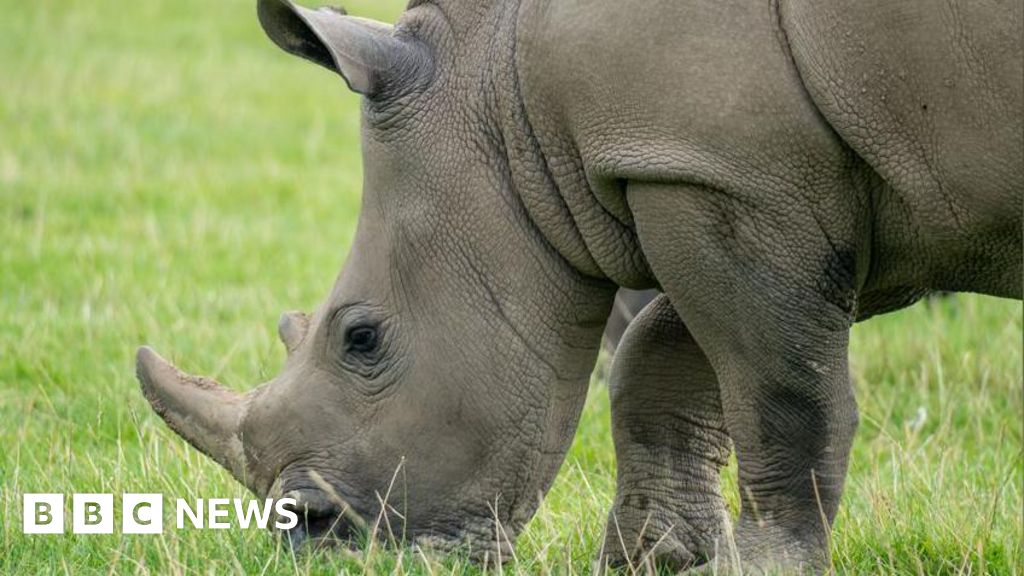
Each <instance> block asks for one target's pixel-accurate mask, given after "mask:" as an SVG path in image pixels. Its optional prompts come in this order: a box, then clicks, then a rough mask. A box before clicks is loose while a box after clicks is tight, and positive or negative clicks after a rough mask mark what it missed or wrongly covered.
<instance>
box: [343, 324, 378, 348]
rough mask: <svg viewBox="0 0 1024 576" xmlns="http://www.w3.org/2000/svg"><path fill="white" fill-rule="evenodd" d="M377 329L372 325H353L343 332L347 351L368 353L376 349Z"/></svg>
mask: <svg viewBox="0 0 1024 576" xmlns="http://www.w3.org/2000/svg"><path fill="white" fill-rule="evenodd" d="M379 340H380V339H379V337H378V335H377V329H376V328H375V327H373V326H367V325H360V326H353V327H351V328H349V329H348V331H347V332H346V333H345V348H346V349H347V350H348V351H349V352H356V353H359V354H368V353H370V352H373V351H374V350H376V349H377V344H378V341H379Z"/></svg>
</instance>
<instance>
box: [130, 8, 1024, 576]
mask: <svg viewBox="0 0 1024 576" xmlns="http://www.w3.org/2000/svg"><path fill="white" fill-rule="evenodd" d="M259 15H260V20H261V22H262V24H263V26H264V28H265V29H266V31H267V33H268V34H269V36H270V37H271V38H272V39H273V40H274V41H275V42H276V43H277V44H278V45H280V46H281V47H282V48H284V49H285V50H287V51H289V52H291V53H294V54H297V55H299V56H302V57H304V58H306V59H309V60H312V61H313V62H316V63H318V64H321V65H323V66H325V67H327V68H329V69H331V70H334V71H336V72H338V73H339V74H340V75H341V76H342V77H343V79H344V80H345V81H346V82H347V84H348V85H349V87H350V88H351V89H353V90H355V91H357V92H359V93H361V94H363V95H364V96H365V98H364V99H363V110H362V114H363V128H362V131H363V155H364V164H365V182H364V201H363V207H362V213H361V216H360V223H359V228H358V232H357V235H356V238H355V241H354V244H353V247H352V250H351V253H350V255H349V257H348V259H347V262H346V264H345V267H344V269H343V270H342V272H341V274H340V275H339V277H338V280H337V282H336V284H335V286H334V289H333V290H332V292H331V294H330V295H329V297H328V298H327V300H326V301H325V303H324V304H323V305H322V306H321V307H320V308H319V309H317V310H316V311H315V312H314V313H313V314H311V315H309V316H307V315H304V314H299V313H291V314H286V315H284V316H283V317H282V319H281V322H280V325H279V330H280V334H281V338H282V340H283V341H284V342H285V345H286V347H287V348H288V350H289V357H288V360H287V363H286V365H285V367H284V370H283V371H282V372H281V374H280V375H279V376H277V377H276V378H274V379H273V380H272V381H270V382H268V383H266V384H265V385H263V386H261V387H259V388H257V389H255V390H253V391H252V392H250V393H248V394H245V395H238V394H236V393H233V392H230V391H228V390H227V389H225V388H222V387H220V386H219V385H217V384H216V383H214V382H212V381H210V380H206V379H201V378H196V377H191V376H187V375H185V374H183V373H180V372H178V371H177V370H176V369H175V368H173V367H172V366H170V365H169V364H167V363H166V362H164V361H163V360H162V359H161V358H160V357H159V356H157V355H156V354H155V353H154V352H152V351H151V350H149V349H148V348H144V349H142V350H140V352H139V358H138V373H139V377H140V380H141V382H142V385H143V391H144V393H145V394H146V396H147V398H148V399H149V400H150V401H151V403H152V404H153V406H154V408H155V409H156V411H157V412H159V413H160V414H161V416H163V418H164V419H165V420H166V421H167V422H168V424H169V425H170V426H171V427H172V428H173V429H175V430H176V431H177V432H178V433H180V434H181V435H182V436H183V437H185V438H186V439H187V440H188V441H190V442H191V443H192V444H193V445H195V446H196V447H198V448H199V449H200V450H202V451H204V452H205V453H207V454H208V455H210V456H212V457H213V458H215V459H216V460H217V461H218V462H220V463H221V464H223V465H224V466H225V467H226V468H228V469H229V470H230V471H231V472H232V473H233V474H234V475H235V476H236V477H237V478H239V480H241V481H242V482H244V483H245V484H246V485H247V486H249V487H250V488H251V489H252V490H253V491H254V492H256V493H257V494H260V495H270V496H280V495H291V496H293V497H296V498H297V499H298V500H299V503H300V504H299V506H300V508H301V512H303V513H304V514H305V519H306V522H305V523H304V524H303V525H302V526H299V527H298V528H296V529H295V530H293V531H292V532H291V533H290V536H291V537H292V539H293V540H294V541H296V542H299V541H304V540H308V539H310V538H319V537H336V538H346V537H347V536H350V535H351V534H352V533H353V531H354V530H356V529H357V528H358V524H359V523H358V522H352V521H349V519H350V518H352V517H354V516H358V517H361V518H364V519H373V518H379V517H381V516H383V517H385V518H386V519H387V520H388V522H387V523H386V525H388V526H392V527H400V531H399V532H397V533H398V534H400V536H401V537H402V538H404V539H405V540H407V541H413V542H420V543H429V544H431V545H433V546H438V547H441V548H443V549H455V548H464V547H468V548H469V549H470V550H471V553H473V554H477V555H483V554H493V553H495V552H498V553H500V554H503V557H504V558H508V557H509V552H510V550H509V549H508V548H509V547H510V546H511V542H512V540H513V539H514V538H515V535H516V534H517V533H518V532H519V531H520V530H521V528H522V526H523V525H524V524H525V523H526V522H527V521H528V520H529V518H530V517H531V515H532V514H533V512H534V510H535V509H536V506H537V504H538V502H539V499H540V497H541V496H542V495H543V494H544V493H545V491H546V490H547V489H548V487H549V486H550V485H551V482H552V481H553V479H554V477H555V474H556V472H557V470H558V467H559V465H560V464H561V462H562V459H563V457H564V455H565V451H566V449H567V448H568V446H569V443H570V441H571V439H572V436H573V433H574V430H575V427H576V423H577V419H578V416H579V413H580V409H581V407H582V405H583V401H584V398H585V394H586V388H587V382H588V376H589V374H590V371H591V369H592V367H593V365H594V361H595V357H596V354H597V350H598V348H599V343H600V340H601V333H602V328H603V326H604V323H605V319H606V318H607V317H608V313H609V311H610V309H611V307H612V302H613V297H614V294H615V291H616V289H617V288H618V287H628V288H633V289H653V288H657V289H658V290H660V291H661V292H663V294H662V295H660V296H657V297H656V298H655V299H654V300H653V301H652V302H651V303H650V305H648V306H647V307H646V308H644V310H643V312H642V313H641V314H640V315H639V316H638V317H637V318H636V319H635V321H634V322H633V323H632V324H631V325H630V327H629V328H628V329H627V330H626V331H625V334H624V336H623V338H622V343H621V345H620V348H619V351H618V353H617V355H616V358H615V361H614V365H613V367H612V373H611V384H610V386H611V388H610V393H611V401H612V417H613V435H614V440H615V449H616V452H617V459H618V480H617V482H618V487H617V494H616V498H615V502H614V505H613V508H612V510H611V511H610V515H609V522H608V527H607V532H606V544H605V546H604V550H603V556H602V562H607V563H610V564H626V563H628V562H630V561H632V560H635V559H636V558H638V557H639V556H641V555H643V554H647V553H652V554H653V557H654V558H656V559H657V560H658V561H659V562H662V563H665V564H667V565H669V566H671V567H674V568H677V569H679V568H687V567H694V566H698V565H700V564H702V563H705V562H708V561H709V560H714V561H715V562H718V563H719V568H720V569H721V568H722V566H726V565H728V566H731V567H734V568H738V567H739V566H742V567H743V569H771V568H783V569H786V570H798V569H807V570H818V569H821V567H823V566H826V565H827V563H828V561H829V560H828V539H829V532H830V524H831V521H832V519H833V518H834V516H835V513H836V510H837V507H838V505H839V501H840V496H841V493H842V488H843V482H844V478H845V475H846V468H847V457H848V454H849V448H850V444H851V441H852V438H853V435H854V431H855V429H856V426H857V422H858V414H857V407H856V402H855V399H854V394H853V390H852V388H851V383H850V379H849V370H848V365H847V346H848V342H849V337H848V334H849V329H850V327H851V325H852V324H853V323H854V322H855V321H858V320H861V319H865V318H868V317H870V316H872V315H874V314H879V313H883V312H886V311H890V310H895V309H898V308H900V307H902V306H906V305H908V304H909V303H911V302H913V301H914V300H916V299H917V298H919V297H920V296H922V295H923V294H925V293H927V292H928V291H932V290H948V291H972V292H981V293H985V294H991V295H996V296H1003V297H1011V298H1020V297H1021V292H1022V286H1021V274H1022V269H1021V263H1022V249H1021V243H1022V232H1021V230H1022V222H1021V215H1022V193H1021V191H1022V186H1024V166H1022V154H1024V145H1022V137H1024V125H1022V114H1021V109H1022V97H1021V91H1022V86H1024V81H1022V80H1024V78H1022V55H1021V54H1022V49H1021V41H1020V39H1021V32H1022V27H1021V21H1022V16H1021V5H1020V3H1017V2H1006V3H1004V2H990V1H982V2H946V3H941V5H940V4H936V3H932V2H925V1H923V0H911V1H907V2H887V1H880V0H873V1H871V0H869V1H863V2H855V3H841V2H838V1H837V0H823V1H817V2H811V1H809V0H777V1H772V2H749V1H725V2H718V1H716V2H710V1H700V0H693V1H679V2H675V1H672V2H670V1H663V2H661V1H659V2H648V3H641V4H638V5H637V6H636V7H634V8H633V9H629V8H628V7H624V6H623V5H622V3H621V2H614V1H612V0H597V1H589V2H580V1H574V0H559V1H557V2H556V1H552V0H520V1H497V0H434V1H430V0H413V1H412V2H411V3H410V5H409V7H408V9H407V10H406V12H405V13H404V14H403V16H402V17H401V19H400V21H399V22H398V23H397V24H396V25H395V26H394V27H391V26H387V25H384V24H380V23H375V22H370V21H367V20H363V19H359V18H355V17H351V16H347V15H345V14H344V13H343V12H341V11H339V10H326V9H325V10H309V9H305V8H300V7H297V6H295V5H293V4H291V3H289V2H286V1H285V0H260V2H259ZM733 450H734V451H735V453H736V456H737V460H738V463H739V479H740V487H741V506H742V511H741V513H740V515H739V518H738V519H736V520H734V521H730V519H729V518H728V516H727V514H726V510H725V506H724V500H723V497H722V495H721V493H720V487H719V473H720V470H721V467H722V466H723V465H724V464H725V462H726V459H727V457H728V455H729V454H730V452H731V451H733ZM399 484H400V486H399ZM385 495H390V496H389V498H390V500H389V501H388V506H386V507H384V508H383V509H382V507H381V502H382V500H383V499H384V498H383V497H384V496H385ZM496 524H500V526H501V529H500V530H496V529H495V526H496ZM726 544H729V545H730V546H731V547H732V548H731V552H732V553H730V554H724V553H723V554H719V556H718V558H715V553H716V551H721V550H725V549H726V547H725V546H726ZM737 562H739V564H736V563H737Z"/></svg>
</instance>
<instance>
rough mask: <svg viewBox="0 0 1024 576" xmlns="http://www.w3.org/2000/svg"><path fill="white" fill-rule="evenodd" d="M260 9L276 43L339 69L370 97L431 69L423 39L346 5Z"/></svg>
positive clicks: (274, 1) (279, 0)
mask: <svg viewBox="0 0 1024 576" xmlns="http://www.w3.org/2000/svg"><path fill="white" fill-rule="evenodd" d="M257 12H258V14H259V19H260V24H261V25H262V26H263V30H264V31H265V32H266V33H267V36H269V37H270V39H271V40H273V41H274V43H275V44H277V45H278V46H280V47H281V48H282V49H283V50H284V51H286V52H288V53H290V54H294V55H296V56H301V57H303V58H305V59H307V60H310V61H312V62H315V63H317V64H319V65H321V66H323V67H325V68H328V69H330V70H333V71H335V72H337V73H338V74H340V75H341V77H342V78H344V79H345V82H346V83H348V86H349V88H351V89H352V91H354V92H358V93H359V94H363V95H365V96H370V97H372V96H375V95H379V94H381V93H383V92H384V91H385V90H389V89H393V88H395V87H397V86H402V85H405V84H415V83H416V80H417V79H422V78H423V77H425V75H426V72H427V71H428V70H429V68H430V55H429V52H428V50H427V49H426V48H425V47H424V46H423V45H422V44H420V43H419V42H416V41H414V40H411V39H405V38H400V37H397V36H395V34H394V27H393V26H391V25H389V24H384V23H382V22H376V21H374V20H367V19H365V18H356V17H354V16H347V15H346V14H345V11H344V10H343V9H341V8H320V9H318V10H310V9H308V8H303V7H301V6H297V5H295V4H293V3H292V2H290V1H289V0H259V3H258V5H257Z"/></svg>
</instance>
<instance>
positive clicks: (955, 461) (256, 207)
mask: <svg viewBox="0 0 1024 576" xmlns="http://www.w3.org/2000/svg"><path fill="white" fill-rule="evenodd" d="M253 5H254V2H253V1H251V0H237V1H235V0H232V1H227V0H218V1H216V2H211V1H209V0H202V1H200V0H177V1H174V2H171V1H169V0H160V1H158V0H147V1H145V2H120V1H116V2H115V1H114V0H94V1H92V2H83V1H78V0H65V1H61V2H58V1H57V0H33V1H31V2H28V1H24V0H0V14H3V16H2V17H0V481H2V484H0V486H2V493H0V522H2V528H0V573H2V574H33V573H47V572H66V573H74V574H90V573H109V572H115V573H121V572H123V573H135V572H139V573H152V574H175V573H179V574H186V573H197V574H207V573H224V572H246V573H268V574H274V573H292V572H299V573H306V572H309V573H332V572H339V571H344V570H348V571H351V572H360V571H362V570H367V571H372V572H383V573H406V572H410V573H422V574H444V573H460V572H462V571H463V570H466V569H468V568H467V564H466V562H464V561H462V560H460V559H458V558H425V557H424V556H422V555H420V554H417V553H412V552H408V551H407V552H403V553H401V554H395V553H393V552H389V551H381V550H380V549H379V548H377V549H374V550H372V551H364V552H362V553H357V554H353V555H346V556H339V555H333V556H301V557H299V558H294V557H293V556H291V555H290V554H289V553H288V552H287V551H286V550H285V549H283V548H282V547H279V546H278V544H277V542H276V540H275V539H274V538H273V537H272V536H271V535H269V534H268V533H264V532H261V531H254V530H250V531H239V530H231V531H217V532H214V531H195V530H185V531H175V530H168V531H167V532H166V534H165V535H164V536H161V537H154V536H126V535H112V536H77V537H76V536H72V535H66V536H35V537H29V536H24V535H22V534H21V519H20V515H21V494H22V493H24V492H51V491H52V492H64V493H67V494H70V493H75V492H111V493H114V494H120V493H122V492H150V491H153V492H163V493H165V494H167V495H169V496H172V495H173V496H177V497H186V498H195V497H200V496H206V497H211V496H224V497H233V496H240V495H242V494H243V491H242V489H241V488H240V487H239V486H238V485H237V484H236V483H235V482H233V481H232V480H231V479H230V478H229V477H228V476H227V474H226V473H224V472H222V471H221V470H220V469H219V468H217V467H216V466H215V465H214V464H212V463H211V462H209V461H208V460H206V459H205V458H202V457H200V456H199V455H198V454H197V453H196V452H194V451H193V450H191V449H189V448H186V446H185V445H184V443H183V442H181V441H180V440H178V439H177V438H176V437H175V436H174V435H173V434H172V433H170V432H169V431H168V430H167V428H166V427H165V426H164V425H163V423H162V422H161V421H160V420H159V419H158V418H157V417H156V416H155V415H154V414H152V413H151V411H150V410H149V408H148V406H147V405H146V403H145V402H144V400H143V399H142V396H141V394H140V393H139V391H138V386H137V384H136V381H135V379H134V376H133V372H134V369H133V352H134V350H135V347H136V346H137V345H139V344H141V343H151V344H153V345H155V346H157V348H158V349H159V350H161V351H164V352H167V353H169V354H170V355H171V356H172V357H173V358H174V359H176V360H179V361H180V364H181V365H182V366H183V368H185V369H188V370H192V371H195V372H202V373H206V374H210V375H212V376H215V377H218V378H220V379H221V380H222V381H224V382H226V383H228V384H229V385H232V386H235V387H237V388H245V387H247V386H249V385H251V384H252V383H255V382H258V381H261V380H263V379H265V378H267V377H269V376H271V375H272V374H274V373H275V371H276V370H277V368H278V367H279V366H280V365H281V362H282V359H283V351H282V350H281V347H280V345H279V344H278V343H277V341H276V338H275V336H274V326H275V322H276V318H277V315H278V313H279V312H281V311H282V310H286V309H296V308H297V309H307V310H308V309H311V308H313V307H314V306H315V305H316V304H317V303H318V302H319V301H320V299H321V298H322V297H323V296H324V295H325V294H326V293H327V292H328V290H329V288H330V286H331V284H332V282H333V279H334V275H335V273H336V271H337V270H338V269H339V268H340V265H341V262H342V259H343V258H344V255H345V253H346V250H347V246H348V244H349V242H350V240H351V238H352V234H353V231H354V225H355V220H356V215H357V212H358V206H359V183H360V180H361V176H360V161H359V151H358V140H357V127H358V119H357V105H358V102H357V100H356V98H355V97H353V96H352V95H350V94H348V93H347V92H346V91H345V90H344V88H343V84H342V83H341V82H340V80H338V79H337V78H335V77H332V76H331V75H329V74H327V73H325V72H323V71H320V70H318V69H316V68H315V67H313V66H311V65H305V64H303V63H301V62H299V61H298V60H295V59H292V58H289V57H287V56H285V55H283V54H282V53H280V52H279V51H278V50H277V49H276V48H274V47H273V46H272V45H271V44H270V43H269V41H267V40H265V39H264V38H263V37H262V34H261V32H260V31H259V29H258V25H257V22H256V18H255V13H254V6H253ZM349 8H350V9H352V11H353V12H355V13H358V14H362V15H371V16H376V17H379V18H385V19H391V18H393V17H394V16H395V15H396V14H397V13H398V12H399V10H400V9H401V6H400V5H399V4H398V3H397V2H387V3H381V2H374V1H373V0H360V1H359V2H350V3H349ZM1021 330H1022V326H1021V305H1020V303H1016V302H1007V301H998V300H994V299H988V298H982V297H974V296H961V297H957V298H955V299H951V300H947V301H943V302H939V303H936V304H934V305H931V306H923V305H919V306H916V307H914V308H912V309H909V310H906V311H904V312H902V313H899V314H893V315H890V316H887V317H883V318H880V319H877V320H873V321H871V322H869V323H868V324H865V325H862V326H858V327H857V328H856V330H855V331H854V337H853V369H854V373H855V377H856V383H857V388H858V393H859V398H860V404H861V409H862V414H863V425H862V427H861V429H860V433H859V435H858V438H857V443H856V446H855V448H854V457H853V464H852V469H851V473H850V478H849V483H848V489H847V492H846V496H845V499H844V505H843V508H842V511H841V513H840V516H839V519H838V522H837V524H836V530H835V534H836V537H835V541H834V560H835V565H836V569H837V570H838V571H839V572H841V573H850V574H874V573H883V574H982V573H988V574H1021V573H1024V570H1022V545H1021V539H1022V518H1021V509H1022V506H1024V498H1022V482H1024V471H1022V434H1021V407H1022V402H1024V398H1022V394H1021V374H1022V372H1021V371H1022V366H1021ZM608 420H609V411H608V402H607V396H606V393H605V390H604V388H603V387H601V386H595V387H594V389H593V392H592V394H591V398H590V401H589V403H588V405H587V407H586V411H585V414H584V417H583V422H582V424H581V426H580V429H579V433H578V434H577V438H576V442H575V444H574V445H573V448H572V451H571V453H570V454H569V457H568V459H567V461H566V463H565V466H564V467H563V469H562V472H561V475H560V476H559V479H558V481H557V483H556V485H555V487H554V489H553V491H552V493H551V494H550V496H549V497H548V498H547V500H546V502H545V503H544V505H543V507H542V509H541V511H540V512H539V514H538V515H537V517H536V518H535V519H534V521H533V522H532V523H531V524H530V525H529V527H528V529H527V531H526V533H525V534H524V535H523V536H522V538H521V539H520V541H519V544H518V546H517V547H516V559H515V560H514V561H513V562H512V563H511V564H509V565H507V566H506V567H505V571H522V572H526V573H549V572H550V573H558V574H563V573H586V572H588V567H589V562H590V559H591V557H592V556H593V554H594V553H595V551H596V550H597V547H598V546H599V543H600V534H601V530H602V524H603V520H604V517H605V514H606V512H607V508H608V505H609V503H610V500H611V497H612V493H613V491H614V454H613V452H612V448H611V439H610V437H609V434H608V428H609V424H608ZM727 477H728V478H733V477H734V474H731V473H730V474H727ZM726 482H727V483H728V484H729V485H730V486H731V485H732V484H731V481H730V480H728V479H727V480H726Z"/></svg>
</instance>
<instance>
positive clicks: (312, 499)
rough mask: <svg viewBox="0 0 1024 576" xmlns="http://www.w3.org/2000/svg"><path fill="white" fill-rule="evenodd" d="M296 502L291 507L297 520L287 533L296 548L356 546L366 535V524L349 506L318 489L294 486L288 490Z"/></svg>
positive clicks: (285, 531)
mask: <svg viewBox="0 0 1024 576" xmlns="http://www.w3.org/2000/svg"><path fill="white" fill-rule="evenodd" d="M285 497H287V498H293V499H294V500H295V504H294V505H291V506H289V509H290V510H291V511H292V512H294V513H295V515H296V516H298V518H299V520H298V523H297V524H296V525H295V526H294V527H293V528H290V529H288V530H284V531H283V532H284V535H285V536H286V537H287V538H288V543H289V544H290V545H291V547H292V549H294V550H304V549H309V548H312V549H319V548H330V547H335V546H348V547H350V548H354V547H356V546H357V545H358V544H359V542H360V541H361V540H362V538H363V537H364V533H365V530H364V525H363V524H362V522H361V520H360V519H358V517H357V516H355V513H354V512H352V511H351V510H350V509H348V506H346V505H344V504H342V503H340V502H335V501H334V500H333V499H332V498H330V497H329V495H328V494H326V493H324V492H322V491H319V490H293V491H290V492H288V493H286V494H285Z"/></svg>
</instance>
